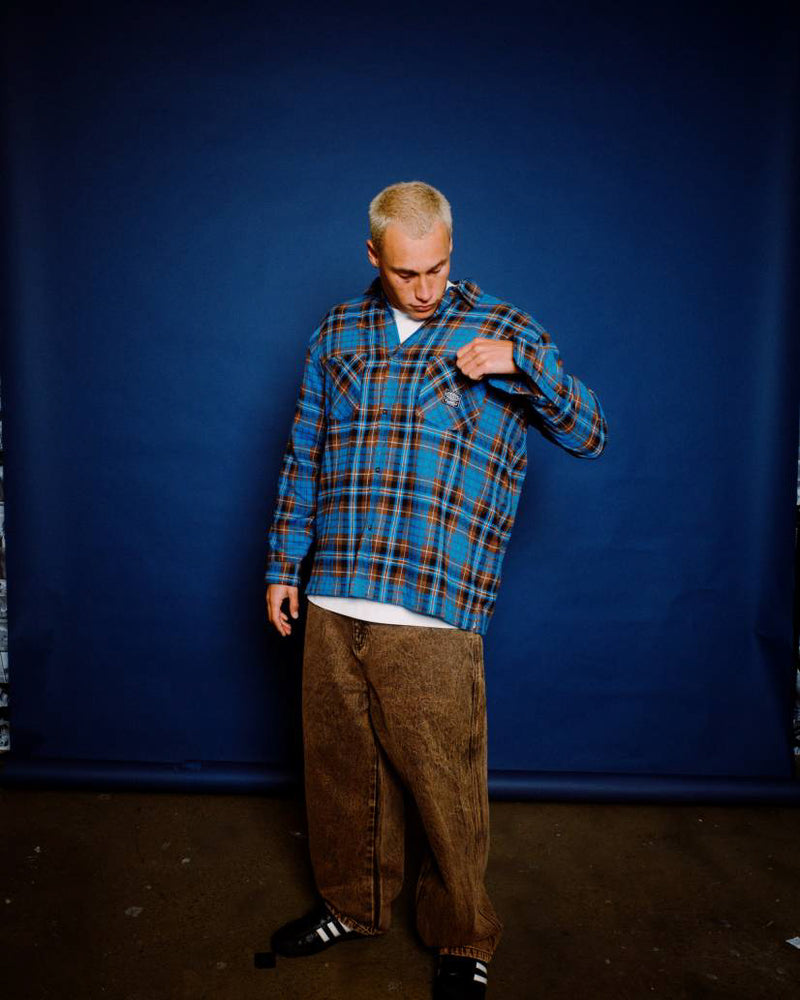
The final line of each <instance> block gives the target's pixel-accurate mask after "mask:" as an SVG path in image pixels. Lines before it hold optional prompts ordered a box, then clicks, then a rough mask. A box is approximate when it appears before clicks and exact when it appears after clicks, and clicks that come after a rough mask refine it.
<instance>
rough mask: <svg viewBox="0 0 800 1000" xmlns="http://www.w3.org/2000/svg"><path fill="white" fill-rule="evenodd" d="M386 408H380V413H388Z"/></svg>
mask: <svg viewBox="0 0 800 1000" xmlns="http://www.w3.org/2000/svg"><path fill="white" fill-rule="evenodd" d="M388 412H389V411H388V410H381V413H388Z"/></svg>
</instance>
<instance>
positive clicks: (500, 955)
mask: <svg viewBox="0 0 800 1000" xmlns="http://www.w3.org/2000/svg"><path fill="white" fill-rule="evenodd" d="M0 799H1V800H2V816H3V819H2V838H3V841H4V843H3V852H2V857H3V862H2V886H1V887H0V888H2V895H1V896H0V913H1V914H2V926H1V927H0V941H2V950H3V951H2V959H1V961H0V977H1V979H0V995H2V997H3V998H4V1000H45V998H47V1000H99V998H106V1000H251V998H252V1000H255V998H262V997H265V998H269V997H279V998H286V1000H350V998H354V1000H357V998H369V1000H375V998H379V997H387V998H389V997H396V998H398V1000H400V998H407V1000H417V998H428V997H429V995H430V976H431V971H432V968H433V959H432V957H431V955H430V954H429V952H428V951H426V950H425V948H424V947H423V946H422V945H421V944H420V942H419V940H418V939H417V937H416V935H415V932H414V930H413V913H412V910H411V902H412V899H413V895H412V894H413V875H414V872H415V870H416V869H415V866H416V864H417V863H418V859H419V846H420V840H419V829H418V825H417V822H418V821H417V820H416V818H415V816H414V814H413V813H412V814H411V822H410V824H409V831H410V832H409V834H408V848H409V857H408V862H407V873H408V877H407V883H406V888H405V889H404V892H403V895H402V896H401V898H400V899H399V900H398V901H397V903H396V906H395V923H394V927H393V929H392V931H391V932H390V933H389V934H388V935H386V936H385V937H381V938H377V939H373V940H367V941H357V942H348V943H347V944H343V945H341V946H339V947H337V948H333V949H331V950H329V951H327V952H324V953H322V954H320V955H317V956H315V957H313V958H307V959H294V960H288V959H279V960H278V964H277V967H276V968H274V969H256V968H254V964H253V953H254V952H256V951H262V950H266V949H268V948H269V937H270V933H271V931H272V930H273V929H274V928H275V927H276V926H278V925H280V924H281V923H283V922H284V921H286V920H288V919H290V918H293V917H295V916H299V915H300V914H301V913H303V912H304V911H305V910H306V909H307V907H308V905H309V904H310V902H311V901H312V883H311V876H310V872H309V867H308V862H307V845H306V839H305V833H304V819H303V806H302V802H301V800H300V799H292V798H266V797H260V796H252V795H242V796H228V795H210V794H209V795H190V794H172V793H152V794H151V793H134V792H113V793H102V794H99V793H97V792H92V791H46V790H45V791H42V790H23V789H11V788H10V789H5V790H3V791H1V792H0ZM798 857H800V811H798V810H797V809H796V808H790V807H786V808H784V807H763V806H762V807H756V808H750V807H743V806H733V807H723V806H694V805H684V806H664V805H584V804H580V805H574V804H553V803H543V804H535V803H534V804H521V803H493V804H492V850H491V861H490V869H489V876H488V883H489V890H490V894H491V896H492V899H493V901H494V903H495V906H496V908H497V910H498V912H499V913H500V915H501V917H502V919H503V920H504V921H505V924H506V932H505V935H504V938H503V941H502V942H501V945H500V948H499V950H498V952H497V955H496V956H495V960H494V961H493V963H492V964H491V966H490V978H489V982H490V986H489V993H488V997H489V998H492V1000H500V998H526V1000H527V998H530V1000H535V998H545V997H546V998H549V1000H556V998H569V1000H602V998H614V1000H641V998H650V997H653V998H701V997H725V998H737V1000H758V998H764V1000H767V998H769V1000H782V998H786V1000H789V998H793V1000H797V998H799V997H800V950H797V949H795V948H793V947H792V946H791V945H789V944H787V943H786V942H787V939H788V938H792V937H795V936H796V935H800V893H799V892H798V890H799V889H800V873H799V872H798Z"/></svg>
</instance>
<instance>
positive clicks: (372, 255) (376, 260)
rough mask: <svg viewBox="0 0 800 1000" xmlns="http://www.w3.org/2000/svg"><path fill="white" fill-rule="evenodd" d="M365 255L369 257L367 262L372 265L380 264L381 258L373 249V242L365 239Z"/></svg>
mask: <svg viewBox="0 0 800 1000" xmlns="http://www.w3.org/2000/svg"><path fill="white" fill-rule="evenodd" d="M367 257H369V262H370V264H372V266H373V267H380V266H381V259H380V257H379V256H378V251H377V250H376V249H375V244H374V243H373V242H372V240H367Z"/></svg>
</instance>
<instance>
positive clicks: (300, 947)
mask: <svg viewBox="0 0 800 1000" xmlns="http://www.w3.org/2000/svg"><path fill="white" fill-rule="evenodd" d="M368 936H369V935H367V934H362V933H361V932H360V931H354V930H350V929H349V928H348V927H345V926H344V924H343V923H341V922H340V921H339V920H337V919H336V917H334V916H333V915H332V914H331V913H330V911H329V910H328V908H327V907H326V906H325V904H324V903H318V904H317V905H316V906H315V907H314V909H313V910H311V912H310V913H307V914H306V915H305V916H304V917H300V919H299V920H292V921H291V923H288V924H285V925H284V926H283V927H281V928H279V929H278V930H277V931H275V933H274V934H273V935H272V950H273V951H274V952H275V953H276V954H278V955H283V956H284V958H297V957H299V956H301V955H316V954H317V952H319V951H325V949H326V948H330V947H332V946H333V945H335V944H338V943H339V942H340V941H353V940H354V939H355V938H363V937H368Z"/></svg>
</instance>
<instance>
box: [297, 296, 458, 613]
mask: <svg viewBox="0 0 800 1000" xmlns="http://www.w3.org/2000/svg"><path fill="white" fill-rule="evenodd" d="M452 284H453V282H452V281H448V282H447V287H448V288H449V287H450V286H451V285H452ZM392 313H393V314H394V321H395V324H396V326H397V333H398V335H399V337H400V343H401V344H402V343H403V341H404V340H406V339H407V338H408V337H410V336H411V334H412V333H413V332H414V331H415V330H418V329H419V328H420V327H421V326H422V324H423V323H424V322H425V321H424V320H421V319H415V318H414V317H413V316H408V315H407V314H406V313H404V312H401V310H400V309H394V308H393V309H392ZM308 599H309V601H311V603H312V604H318V605H319V606H320V607H322V608H327V609H328V610H329V611H336V612H338V613H339V614H340V615H350V616H351V617H352V618H361V619H362V621H368V622H386V623H388V624H391V625H426V626H428V627H431V626H433V627H434V628H456V627H457V626H456V625H451V624H450V622H446V621H445V620H444V619H443V618H435V617H433V616H432V615H421V614H419V613H418V612H417V611H411V609H410V608H404V607H403V606H402V605H401V604H389V603H387V602H385V601H370V600H368V599H367V598H365V597H327V596H320V595H319V594H309V595H308Z"/></svg>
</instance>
